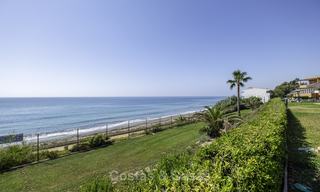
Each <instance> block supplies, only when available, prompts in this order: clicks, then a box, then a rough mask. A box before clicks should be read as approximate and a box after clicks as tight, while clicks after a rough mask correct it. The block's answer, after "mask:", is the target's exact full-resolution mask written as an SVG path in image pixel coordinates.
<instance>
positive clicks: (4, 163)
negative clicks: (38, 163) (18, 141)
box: [0, 145, 36, 171]
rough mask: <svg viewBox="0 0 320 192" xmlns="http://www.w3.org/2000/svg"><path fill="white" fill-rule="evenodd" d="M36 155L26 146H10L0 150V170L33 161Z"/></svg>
mask: <svg viewBox="0 0 320 192" xmlns="http://www.w3.org/2000/svg"><path fill="white" fill-rule="evenodd" d="M35 159H36V155H35V154H34V153H33V152H32V149H31V147H28V146H20V145H15V146H10V147H8V148H5V149H1V150H0V171H2V170H6V169H9V168H12V167H15V166H18V165H22V164H26V163H31V162H33V161H35Z"/></svg>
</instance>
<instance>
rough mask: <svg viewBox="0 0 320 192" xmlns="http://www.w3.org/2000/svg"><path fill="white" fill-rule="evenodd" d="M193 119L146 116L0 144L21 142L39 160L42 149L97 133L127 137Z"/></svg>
mask: <svg viewBox="0 0 320 192" xmlns="http://www.w3.org/2000/svg"><path fill="white" fill-rule="evenodd" d="M195 121H196V118H195V116H194V113H189V114H184V115H173V116H167V117H160V118H152V119H148V118H146V119H145V120H139V121H130V120H128V121H126V122H122V123H121V124H120V123H119V125H118V126H115V127H110V126H109V124H108V123H106V124H105V125H104V126H103V127H100V128H99V129H95V130H93V131H88V129H75V130H73V131H71V132H70V131H69V132H68V133H69V134H67V136H65V137H58V138H48V137H46V134H40V133H37V134H36V135H35V136H33V137H32V138H33V139H29V140H24V141H23V142H14V143H7V144H5V145H4V144H2V147H6V146H10V145H21V144H23V145H27V146H30V147H31V148H32V150H33V152H34V153H36V160H37V161H39V160H40V156H41V152H42V151H48V150H51V151H53V150H61V149H59V148H60V147H63V148H68V147H70V146H79V145H80V144H81V142H82V141H86V140H88V139H89V138H92V137H93V136H95V135H97V134H100V135H103V136H105V138H106V140H116V139H120V138H121V139H123V138H127V139H129V138H130V137H133V136H135V135H142V134H150V133H155V132H158V131H161V130H165V129H169V128H172V127H176V126H180V125H185V124H188V123H191V122H195ZM0 146H1V145H0ZM63 150H64V149H63Z"/></svg>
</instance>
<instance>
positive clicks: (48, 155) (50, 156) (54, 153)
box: [42, 151, 59, 159]
mask: <svg viewBox="0 0 320 192" xmlns="http://www.w3.org/2000/svg"><path fill="white" fill-rule="evenodd" d="M42 155H43V156H44V157H45V158H47V159H57V158H58V157H59V153H58V151H45V152H43V154H42Z"/></svg>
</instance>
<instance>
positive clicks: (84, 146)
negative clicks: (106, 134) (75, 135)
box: [70, 142, 91, 152]
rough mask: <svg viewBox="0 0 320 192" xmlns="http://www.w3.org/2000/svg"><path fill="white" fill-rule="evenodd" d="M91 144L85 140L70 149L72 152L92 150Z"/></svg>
mask: <svg viewBox="0 0 320 192" xmlns="http://www.w3.org/2000/svg"><path fill="white" fill-rule="evenodd" d="M90 148H91V147H90V144H89V143H88V142H83V143H79V145H78V144H75V145H73V146H72V147H71V149H70V151H71V152H76V151H88V150H90Z"/></svg>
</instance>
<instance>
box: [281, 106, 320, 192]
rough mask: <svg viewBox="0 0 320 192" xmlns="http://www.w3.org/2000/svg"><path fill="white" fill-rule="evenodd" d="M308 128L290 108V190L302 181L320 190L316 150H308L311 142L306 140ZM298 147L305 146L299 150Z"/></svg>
mask: <svg viewBox="0 0 320 192" xmlns="http://www.w3.org/2000/svg"><path fill="white" fill-rule="evenodd" d="M305 132H306V129H305V127H303V126H302V124H301V123H300V121H299V119H297V117H295V116H294V114H293V113H292V112H291V111H290V110H288V131H287V136H288V155H289V159H288V166H289V167H288V178H289V179H288V182H289V187H288V188H289V191H299V190H294V187H293V185H294V184H295V183H300V184H303V185H305V186H308V187H310V188H312V191H320V182H319V175H318V173H317V167H316V164H315V156H316V155H315V154H314V152H311V151H307V150H308V149H310V144H309V143H308V142H307V141H306V137H305ZM298 148H305V149H306V151H304V150H298Z"/></svg>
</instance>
